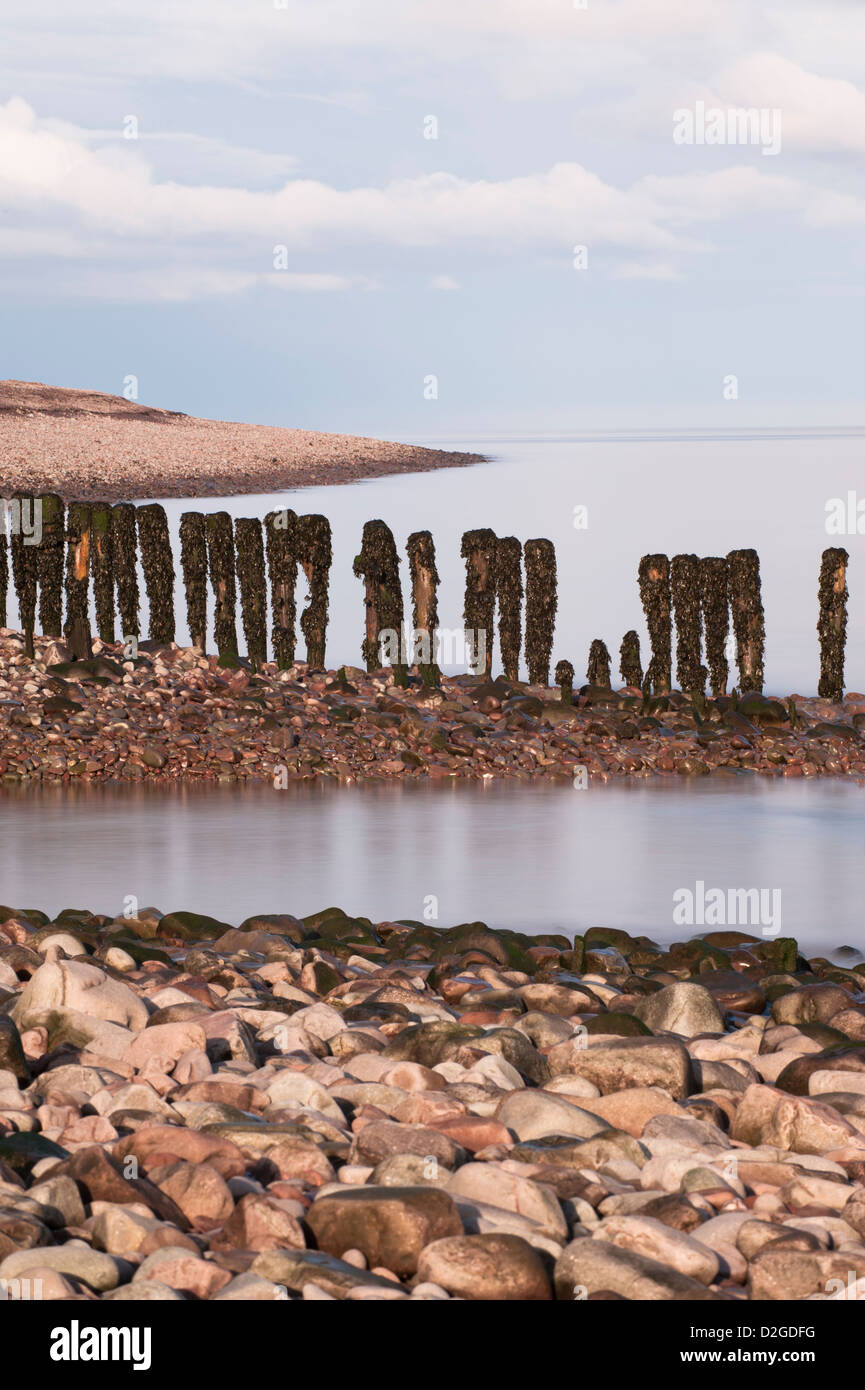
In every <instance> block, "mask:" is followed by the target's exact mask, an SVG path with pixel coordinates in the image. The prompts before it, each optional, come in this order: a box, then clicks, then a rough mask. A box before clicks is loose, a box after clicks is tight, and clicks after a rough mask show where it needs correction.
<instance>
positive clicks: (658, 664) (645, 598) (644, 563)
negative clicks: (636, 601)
mask: <svg viewBox="0 0 865 1390" xmlns="http://www.w3.org/2000/svg"><path fill="white" fill-rule="evenodd" d="M639 582H640V601H641V603H642V605H643V612H644V613H645V615H646V626H647V627H648V629H649V643H650V646H651V649H652V659H651V661H650V662H649V665H648V668H647V670H646V675H645V677H644V682H645V680H648V682H649V686H650V688H651V689H652V691H653V692H654V693H655V694H656V695H659V694H662V693H665V692H666V691H668V690H669V689H670V683H671V680H672V665H673V649H672V630H671V617H670V613H671V609H670V562H669V560H668V559H667V556H666V555H644V556H643V558H642V560H641V561H640V568H639Z"/></svg>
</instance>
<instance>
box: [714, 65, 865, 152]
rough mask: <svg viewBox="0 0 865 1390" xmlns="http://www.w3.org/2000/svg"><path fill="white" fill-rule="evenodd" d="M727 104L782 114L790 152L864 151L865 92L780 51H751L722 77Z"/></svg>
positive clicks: (721, 83) (721, 93) (785, 137)
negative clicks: (760, 108) (798, 150)
mask: <svg viewBox="0 0 865 1390" xmlns="http://www.w3.org/2000/svg"><path fill="white" fill-rule="evenodd" d="M718 90H719V95H720V97H721V100H722V102H723V103H724V104H729V105H732V106H745V107H771V108H777V109H778V110H780V111H781V119H782V125H783V139H784V148H785V149H791V148H793V149H796V148H798V149H801V150H810V151H815V152H817V151H832V150H839V151H845V152H848V153H855V154H861V153H862V152H863V151H865V92H863V91H860V90H859V88H858V87H857V86H855V84H854V83H853V82H850V81H847V80H845V79H841V78H837V77H821V76H819V75H818V74H816V73H814V72H808V71H807V70H806V69H805V68H803V67H801V66H800V65H799V64H798V63H794V62H790V61H789V60H788V59H786V58H783V57H781V56H780V55H779V54H777V53H752V54H749V55H748V56H747V57H744V58H742V59H741V60H740V61H739V62H737V63H736V64H735V65H734V66H733V67H731V68H729V69H728V70H727V71H726V72H724V73H722V74H721V76H720V78H719V79H718Z"/></svg>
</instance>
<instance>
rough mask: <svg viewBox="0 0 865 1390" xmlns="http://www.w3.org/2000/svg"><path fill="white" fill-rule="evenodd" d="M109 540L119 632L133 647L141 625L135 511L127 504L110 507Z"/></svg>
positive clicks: (119, 503) (129, 503)
mask: <svg viewBox="0 0 865 1390" xmlns="http://www.w3.org/2000/svg"><path fill="white" fill-rule="evenodd" d="M111 540H112V548H113V551H114V578H115V581H116V584H117V611H118V613H119V614H120V632H121V635H122V637H123V641H124V643H126V644H128V645H131V646H132V647H133V648H134V646H135V644H136V642H137V639H138V636H139V634H140V632H141V624H140V621H139V617H138V603H139V597H138V539H137V535H136V523H135V508H134V506H133V505H132V503H131V502H116V503H115V504H114V506H113V507H112V509H111Z"/></svg>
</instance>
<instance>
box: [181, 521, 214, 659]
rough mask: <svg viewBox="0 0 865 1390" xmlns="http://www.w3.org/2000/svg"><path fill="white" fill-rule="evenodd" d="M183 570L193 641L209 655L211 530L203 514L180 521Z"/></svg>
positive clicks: (187, 613) (190, 631)
mask: <svg viewBox="0 0 865 1390" xmlns="http://www.w3.org/2000/svg"><path fill="white" fill-rule="evenodd" d="M180 568H181V570H182V571H183V587H184V589H185V590H186V623H187V626H188V628H189V640H190V642H191V643H192V645H193V647H197V648H198V650H199V651H200V652H202V653H205V652H206V651H207V526H206V524H205V520H204V513H203V512H184V513H183V515H182V516H181V518H180Z"/></svg>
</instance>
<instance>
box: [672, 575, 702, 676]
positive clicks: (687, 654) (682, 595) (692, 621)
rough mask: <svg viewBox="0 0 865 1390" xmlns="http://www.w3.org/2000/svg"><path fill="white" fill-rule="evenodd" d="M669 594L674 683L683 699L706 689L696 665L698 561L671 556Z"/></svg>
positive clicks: (699, 620) (699, 635) (699, 632)
mask: <svg viewBox="0 0 865 1390" xmlns="http://www.w3.org/2000/svg"><path fill="white" fill-rule="evenodd" d="M670 592H671V595H672V599H673V615H674V618H675V622H676V679H677V680H678V682H679V689H680V690H682V691H684V692H685V694H687V695H692V694H693V693H694V691H699V692H700V693H702V692H704V691H705V689H706V671H705V667H704V666H703V665H702V663H701V661H700V656H701V652H702V638H703V623H702V618H701V615H700V561H699V559H698V558H697V556H696V555H674V556H673V562H672V564H671V566H670Z"/></svg>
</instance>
